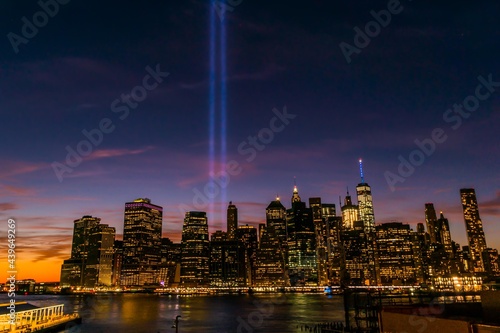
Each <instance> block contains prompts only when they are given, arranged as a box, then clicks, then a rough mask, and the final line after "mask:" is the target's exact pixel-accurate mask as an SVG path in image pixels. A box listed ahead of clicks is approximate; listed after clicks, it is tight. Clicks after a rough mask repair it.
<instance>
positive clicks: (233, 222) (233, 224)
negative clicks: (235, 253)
mask: <svg viewBox="0 0 500 333" xmlns="http://www.w3.org/2000/svg"><path fill="white" fill-rule="evenodd" d="M236 229H238V208H236V206H235V205H233V202H232V201H230V202H229V206H228V207H227V239H228V240H235V239H236Z"/></svg>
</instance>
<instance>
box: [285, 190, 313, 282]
mask: <svg viewBox="0 0 500 333" xmlns="http://www.w3.org/2000/svg"><path fill="white" fill-rule="evenodd" d="M286 220H287V235H288V237H287V242H288V253H287V259H288V275H289V277H290V284H291V285H292V286H299V285H312V284H317V281H318V276H317V273H318V272H317V259H316V258H317V256H316V234H315V231H314V222H313V218H312V213H311V209H309V208H307V207H306V203H305V202H302V201H301V199H300V196H299V192H298V190H297V186H294V189H293V195H292V208H291V209H289V210H287V216H286Z"/></svg>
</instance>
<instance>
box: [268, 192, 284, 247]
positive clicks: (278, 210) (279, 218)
mask: <svg viewBox="0 0 500 333" xmlns="http://www.w3.org/2000/svg"><path fill="white" fill-rule="evenodd" d="M266 225H267V226H272V227H274V230H275V232H276V235H277V236H278V238H279V239H280V240H281V241H282V242H283V243H285V242H286V237H287V236H286V209H285V207H284V206H283V204H282V203H281V201H280V198H279V197H276V200H274V201H271V203H269V205H268V206H267V208H266Z"/></svg>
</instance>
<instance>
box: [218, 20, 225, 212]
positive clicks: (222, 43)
mask: <svg viewBox="0 0 500 333" xmlns="http://www.w3.org/2000/svg"><path fill="white" fill-rule="evenodd" d="M224 22H225V20H221V21H220V36H219V42H220V51H219V57H220V165H221V170H220V171H221V174H222V175H223V174H225V173H224V171H225V170H224V169H225V165H226V136H227V114H226V97H227V96H226V94H227V89H226V88H227V87H226V78H227V68H226V24H225V23H224ZM226 200H227V189H226V187H225V186H223V187H222V188H221V219H222V217H223V216H224V210H225V205H226Z"/></svg>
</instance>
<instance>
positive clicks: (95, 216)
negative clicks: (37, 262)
mask: <svg viewBox="0 0 500 333" xmlns="http://www.w3.org/2000/svg"><path fill="white" fill-rule="evenodd" d="M362 184H363V186H367V184H366V183H362ZM358 186H359V185H358ZM464 190H465V191H467V190H469V189H460V194H461V193H462V191H464ZM472 191H474V189H472ZM457 192H458V191H457ZM475 197H476V193H474V198H475ZM316 198H317V197H309V198H307V199H301V197H300V194H299V190H298V186H297V185H294V186H293V190H292V192H291V195H290V196H289V198H288V201H290V203H289V205H287V203H286V201H287V200H286V198H283V197H282V196H278V197H277V198H274V199H275V200H274V201H273V200H272V201H270V202H271V204H269V202H268V203H267V204H263V207H266V206H267V207H268V209H269V207H271V206H268V205H272V204H273V202H280V203H281V204H282V205H283V206H284V209H287V210H288V211H291V210H292V209H291V207H292V202H293V201H300V202H302V203H304V204H306V202H308V201H310V200H314V199H316ZM318 199H321V198H318ZM339 199H342V205H339V203H333V202H327V201H324V200H323V202H322V204H323V205H324V207H326V206H327V205H328V204H334V205H335V207H334V208H333V211H337V215H336V216H342V211H341V209H340V208H341V207H343V206H344V205H345V203H346V202H345V197H341V198H339ZM276 200H277V201H276ZM458 200H460V199H458ZM375 201H376V200H375ZM313 202H314V201H313ZM141 203H144V204H146V205H150V203H151V199H149V198H144V199H142V198H139V199H135V200H133V201H131V202H127V204H126V207H127V206H129V205H131V204H136V205H137V204H138V205H140V204H141ZM355 203H356V204H357V202H354V201H353V204H355ZM310 205H311V207H312V202H311V201H310ZM428 205H433V203H428V202H427V203H424V204H422V207H421V208H422V209H421V215H422V216H421V219H420V220H418V221H416V222H415V224H413V223H411V222H408V221H406V220H404V219H403V220H392V219H391V220H385V219H384V218H379V217H378V214H377V222H376V224H375V225H376V226H377V225H382V224H387V223H392V222H396V221H397V222H398V223H401V222H402V223H404V224H409V226H410V227H411V228H412V230H413V231H417V224H419V223H422V224H424V225H426V230H427V232H429V231H428V224H427V221H426V212H427V206H428ZM476 205H478V206H479V209H480V207H481V202H476ZM152 206H154V207H157V208H158V209H159V210H160V215H161V212H162V211H163V207H161V206H157V205H156V204H153V205H152ZM348 206H349V205H348ZM459 206H460V214H461V218H462V226H463V229H464V230H463V232H464V234H463V235H460V234H457V230H456V229H459V228H456V227H457V226H456V223H455V230H454V229H453V228H449V227H448V228H449V229H445V231H446V230H448V237H449V235H450V232H451V238H452V239H453V240H454V241H457V242H458V243H459V244H460V245H461V246H468V245H469V244H468V240H467V232H466V226H465V225H464V222H465V221H464V210H463V209H465V208H463V206H461V205H459ZM228 207H234V208H236V209H237V210H238V209H239V208H238V207H240V206H239V205H236V204H235V203H233V202H232V201H230V202H229V203H228ZM304 207H305V206H304ZM349 207H351V206H349ZM355 207H357V205H355ZM234 208H233V209H234ZM424 208H425V209H424ZM126 209H127V208H126ZM475 209H476V211H477V206H476V208H475ZM192 212H195V213H196V212H199V213H203V214H205V213H206V212H202V211H192ZM284 212H285V210H284ZM186 213H188V212H185V214H186ZM227 213H228V216H230V215H229V210H228V212H227ZM122 215H123V211H122ZM261 215H262V216H263V218H262V219H261V220H260V221H253V222H250V221H239V222H238V224H237V226H238V227H241V226H245V225H250V226H252V227H255V228H256V229H257V230H258V229H259V225H260V224H262V223H265V222H266V209H265V208H264V209H263V212H262V214H261ZM440 215H441V218H443V216H442V215H443V211H442V210H440ZM449 215H450V214H446V216H447V217H448V216H449ZM82 216H83V217H81V218H77V219H76V220H75V221H74V222H77V221H84V220H86V219H87V218H90V219H91V220H97V224H99V223H100V222H102V224H101V226H104V227H108V224H104V221H101V220H102V218H101V217H100V215H99V212H93V213H92V214H85V215H82ZM185 216H186V215H185ZM228 216H226V218H227V217H228ZM124 218H125V221H126V219H127V217H126V216H124ZM183 220H185V218H184V219H183ZM358 220H361V219H360V215H359V214H358ZM436 221H439V220H438V219H437V217H436ZM283 222H285V221H284V220H283ZM446 222H447V223H448V219H446ZM207 223H208V235H209V237H212V235H214V234H215V233H216V232H217V231H223V232H224V233H225V232H226V231H227V226H228V224H227V221H223V222H222V223H219V224H216V225H211V224H210V220H209V219H208V218H207ZM347 223H349V222H347ZM92 226H93V225H92ZM162 226H163V228H162V233H161V237H163V238H168V239H170V241H173V242H174V243H178V244H180V243H181V240H182V224H181V230H180V232H179V233H165V232H164V230H165V226H164V222H162ZM110 227H111V228H112V229H113V235H115V230H117V231H119V230H122V231H123V228H124V221H123V218H122V221H120V224H119V225H116V226H115V225H112V226H110ZM351 227H352V226H351ZM73 228H74V226H72V227H71V230H72V233H71V234H72V236H69V242H68V246H67V247H68V249H69V253H68V254H71V258H73V251H74V246H75V245H74V244H72V237H74V229H73ZM437 232H440V230H437ZM487 235H488V234H487V233H486V236H487ZM431 237H432V236H431ZM461 238H463V239H464V241H463V242H462V241H460V239H461ZM116 240H119V241H123V232H122V233H118V232H116ZM496 243H497V240H496V239H495V238H493V239H491V237H490V238H489V242H488V244H490V248H494V249H495V248H497V246H496V245H495V244H496ZM72 248H73V250H72ZM61 256H62V257H64V258H63V259H67V258H68V257H69V256H68V255H64V254H62V255H61ZM70 260H71V259H70ZM62 261H63V260H61V262H62ZM61 262H57V261H56V262H54V268H53V269H54V270H57V268H56V267H57V266H60V264H61ZM70 263H71V261H70ZM25 274H26V273H25ZM27 274H28V275H26V276H24V275H21V279H26V278H35V279H36V276H32V275H29V274H30V273H27ZM51 275H52V276H54V277H56V278H54V279H48V280H43V281H46V282H50V281H56V280H58V278H57V276H59V273H57V272H56V273H52V274H51ZM43 281H42V282H43Z"/></svg>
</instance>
